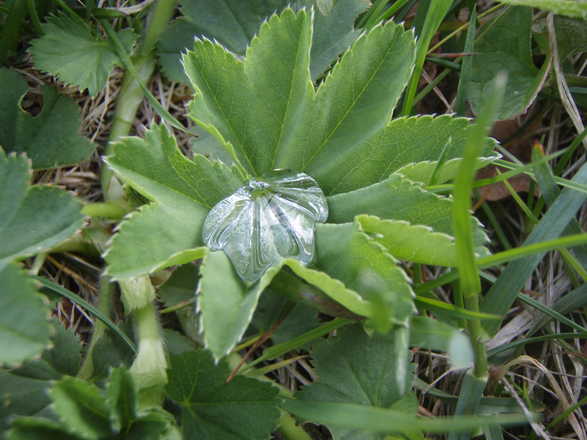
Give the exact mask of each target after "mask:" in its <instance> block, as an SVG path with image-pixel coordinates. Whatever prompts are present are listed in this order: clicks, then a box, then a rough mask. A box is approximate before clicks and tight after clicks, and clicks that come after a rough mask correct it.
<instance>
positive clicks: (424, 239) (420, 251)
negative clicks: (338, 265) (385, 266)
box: [356, 215, 456, 266]
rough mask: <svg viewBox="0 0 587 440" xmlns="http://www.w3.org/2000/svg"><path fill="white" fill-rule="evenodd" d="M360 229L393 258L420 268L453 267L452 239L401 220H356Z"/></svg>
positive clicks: (365, 216) (368, 217)
mask: <svg viewBox="0 0 587 440" xmlns="http://www.w3.org/2000/svg"><path fill="white" fill-rule="evenodd" d="M356 219H357V222H358V223H359V225H360V229H361V230H362V231H363V232H365V233H367V234H368V235H369V237H370V238H371V239H372V240H374V241H376V242H377V243H380V244H381V245H382V246H383V247H385V249H387V251H388V252H389V253H390V254H391V255H393V256H394V257H395V258H398V259H400V260H407V261H413V262H414V263H421V264H434V265H438V266H455V265H456V251H455V243H454V238H453V237H451V236H450V235H447V234H444V233H441V232H434V231H433V230H432V229H431V228H430V227H428V226H422V225H412V224H410V223H408V222H406V221H403V220H382V219H380V218H378V217H375V216H372V215H359V216H357V217H356Z"/></svg>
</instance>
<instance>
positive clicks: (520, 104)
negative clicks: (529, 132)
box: [466, 7, 549, 119]
mask: <svg viewBox="0 0 587 440" xmlns="http://www.w3.org/2000/svg"><path fill="white" fill-rule="evenodd" d="M531 25H532V9H531V8H525V7H510V8H508V9H507V10H506V11H505V12H503V13H502V14H501V15H500V16H498V17H497V18H496V19H495V20H493V21H492V22H490V23H488V24H486V25H485V27H483V28H481V30H480V31H481V36H480V37H479V39H478V40H477V42H476V43H475V50H474V52H475V55H473V70H472V73H471V78H472V79H471V83H470V84H469V85H468V86H467V90H466V96H467V100H468V101H469V102H470V103H471V105H472V107H473V110H474V111H475V112H477V111H478V110H479V106H480V103H481V100H482V97H483V95H484V94H485V93H487V91H488V90H489V88H490V87H491V84H490V83H491V82H492V81H493V79H494V78H495V76H496V75H497V74H498V73H500V72H504V71H505V72H506V73H507V74H508V82H507V86H506V92H505V96H507V99H504V100H503V104H502V107H501V109H500V111H499V116H498V119H509V118H511V117H512V116H516V115H518V114H520V113H522V112H523V111H524V110H525V109H526V108H527V107H528V106H529V105H530V104H531V103H532V101H533V100H534V98H535V97H536V94H537V93H538V91H539V90H540V87H541V84H542V82H543V80H544V76H545V75H546V73H547V70H548V69H547V67H548V65H549V63H548V62H545V63H544V65H543V66H542V68H541V70H540V71H538V69H537V68H536V66H535V65H534V62H533V60H532V41H531Z"/></svg>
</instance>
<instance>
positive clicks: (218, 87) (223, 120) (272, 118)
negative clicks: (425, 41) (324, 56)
mask: <svg viewBox="0 0 587 440" xmlns="http://www.w3.org/2000/svg"><path fill="white" fill-rule="evenodd" d="M311 22H312V19H311V14H310V13H308V12H306V11H305V10H301V11H299V12H297V13H295V12H293V11H292V10H291V9H286V10H285V11H284V12H283V13H281V15H275V16H272V17H271V18H270V19H269V20H268V21H267V22H266V23H264V24H263V25H262V26H261V29H260V30H259V34H258V36H257V38H255V39H253V41H252V42H251V45H250V47H249V48H248V50H247V52H246V55H245V58H244V61H242V62H241V61H240V60H239V59H237V58H236V57H235V56H233V55H232V54H230V53H229V52H227V51H226V49H224V48H223V47H222V46H221V45H220V44H216V43H212V42H210V41H208V40H201V41H196V44H195V46H194V50H193V51H191V52H188V53H187V54H186V55H184V66H185V69H186V73H187V75H188V77H189V78H190V81H191V83H192V85H193V86H194V88H195V90H196V95H197V96H196V99H194V101H193V103H192V106H191V110H190V115H191V117H192V118H193V119H194V120H196V122H198V123H199V124H200V125H201V126H202V127H203V128H205V129H206V130H208V131H209V132H211V133H212V134H213V135H214V136H216V137H217V138H218V139H219V141H220V142H221V143H222V144H224V145H225V146H226V148H228V149H229V150H231V149H233V150H234V154H235V156H236V159H238V160H239V161H240V162H241V164H242V165H243V167H245V168H246V169H247V170H248V171H249V172H250V173H251V174H253V175H255V176H261V175H263V174H264V173H267V172H269V171H271V170H272V169H274V168H287V169H292V170H295V171H303V170H304V169H307V170H308V171H309V172H308V174H310V175H312V176H313V177H317V176H318V175H319V171H320V167H321V166H322V165H324V164H325V163H327V162H329V161H330V160H331V159H332V156H336V155H338V154H340V153H341V151H345V150H346V149H348V148H351V147H353V146H355V145H357V144H359V143H361V142H362V141H364V140H366V139H368V138H369V137H371V136H372V135H373V134H374V133H375V132H377V131H378V130H379V129H381V128H383V127H384V126H385V124H386V123H387V122H388V121H389V118H390V117H391V112H392V111H393V108H394V107H395V105H396V102H397V100H398V99H399V96H400V95H401V93H402V90H403V88H404V86H405V84H406V82H407V80H408V77H409V74H410V72H411V70H412V67H413V58H414V39H413V35H412V33H411V32H405V31H404V30H403V28H402V27H401V26H399V25H397V24H394V23H387V24H386V25H384V26H378V27H376V28H375V29H373V30H372V31H371V32H369V33H367V34H365V35H363V36H361V37H360V38H358V39H357V40H356V41H355V42H354V44H353V45H352V47H351V49H350V50H349V51H348V52H347V53H345V54H344V55H343V57H342V59H341V60H340V61H339V63H338V64H337V65H336V66H335V67H334V69H333V71H332V72H331V74H330V75H329V76H328V77H327V78H326V79H325V81H324V82H323V83H322V85H321V86H320V88H319V89H318V91H317V92H316V96H315V98H313V94H314V92H313V90H312V89H313V86H312V83H311V77H310V73H309V63H310V59H309V51H310V43H311V30H312V29H311ZM276 54H279V55H276ZM282 54H289V56H283V55H282ZM275 56H280V57H281V58H280V59H281V60H282V62H280V63H275V62H274V57H275ZM269 65H271V66H272V69H267V66H269ZM310 165H311V166H310ZM318 182H320V179H318Z"/></svg>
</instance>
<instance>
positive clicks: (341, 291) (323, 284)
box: [284, 260, 373, 317]
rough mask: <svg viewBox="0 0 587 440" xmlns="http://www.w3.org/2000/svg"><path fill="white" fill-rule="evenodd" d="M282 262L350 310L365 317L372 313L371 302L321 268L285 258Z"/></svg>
mask: <svg viewBox="0 0 587 440" xmlns="http://www.w3.org/2000/svg"><path fill="white" fill-rule="evenodd" d="M284 264H286V265H287V266H288V267H289V268H290V269H291V270H292V272H293V273H294V274H296V275H297V276H298V277H300V278H301V279H303V280H304V281H305V282H307V283H309V284H311V285H313V286H316V287H318V289H320V291H322V293H324V294H325V295H326V296H329V297H330V298H331V299H333V300H334V301H336V302H338V303H339V304H341V305H342V306H343V307H345V308H346V309H347V310H349V311H350V312H352V313H354V314H356V315H359V316H365V317H370V316H372V315H373V304H371V303H370V302H369V301H367V300H366V299H365V298H363V297H362V296H361V295H359V294H358V293H357V292H355V291H354V290H352V289H349V288H348V287H346V286H345V285H344V283H343V282H342V281H340V280H337V279H336V278H333V277H331V276H330V275H328V274H327V273H326V272H323V271H321V270H316V269H310V268H308V267H306V266H304V265H303V264H302V263H300V262H299V261H297V260H285V261H284ZM304 293H306V292H304V291H301V292H300V294H301V295H302V296H303V294H304Z"/></svg>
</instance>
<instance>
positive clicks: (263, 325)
mask: <svg viewBox="0 0 587 440" xmlns="http://www.w3.org/2000/svg"><path fill="white" fill-rule="evenodd" d="M284 316H285V319H284ZM276 324H278V326H277V328H276V329H273V333H272V334H271V340H272V341H273V343H274V344H280V343H282V342H287V341H290V340H292V339H294V338H296V337H297V336H300V335H302V334H304V333H306V332H308V331H311V330H312V329H314V328H316V327H318V326H319V325H320V321H319V320H318V311H317V310H316V309H315V308H313V307H309V306H307V305H305V304H302V303H298V304H295V305H292V303H291V301H290V300H289V299H288V298H287V297H286V296H284V295H279V292H278V291H275V290H273V289H272V288H271V287H269V288H268V289H267V291H266V293H265V294H264V295H262V296H261V299H260V301H259V304H258V305H257V308H256V310H255V314H254V316H253V320H252V325H253V326H254V327H255V328H257V329H258V330H259V331H268V330H271V329H272V327H273V326H274V325H276Z"/></svg>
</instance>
